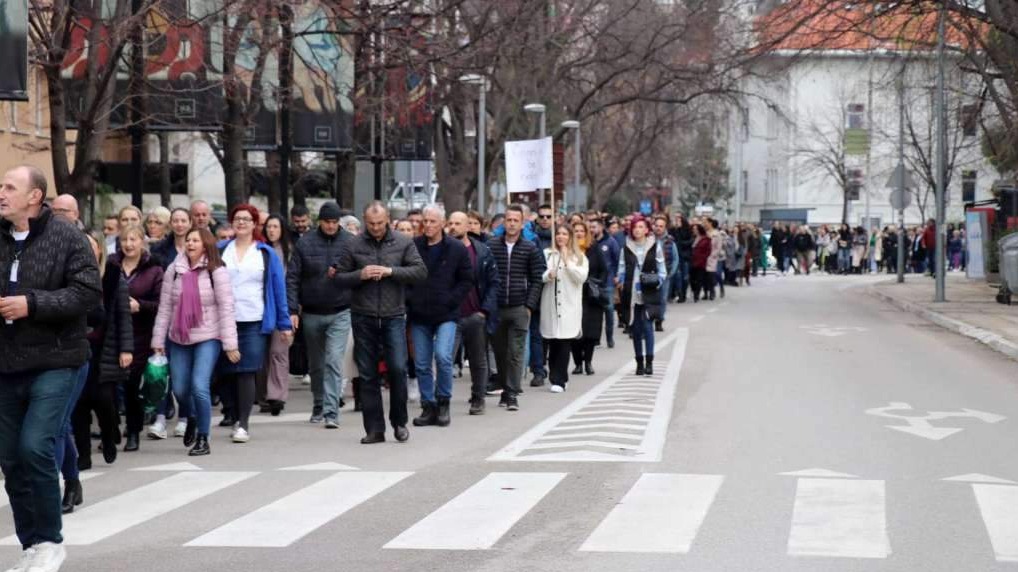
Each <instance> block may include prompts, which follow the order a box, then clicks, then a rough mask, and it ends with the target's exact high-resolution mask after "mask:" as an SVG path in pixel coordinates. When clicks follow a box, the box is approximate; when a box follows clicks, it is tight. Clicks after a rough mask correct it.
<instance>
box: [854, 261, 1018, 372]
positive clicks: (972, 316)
mask: <svg viewBox="0 0 1018 572" xmlns="http://www.w3.org/2000/svg"><path fill="white" fill-rule="evenodd" d="M869 291H870V293H871V294H873V295H874V296H876V297H878V298H880V299H882V300H885V301H887V302H889V303H891V304H893V305H894V306H897V307H898V308H901V309H902V310H904V311H906V312H911V313H913V314H916V315H918V316H921V317H923V318H925V319H927V320H929V321H931V322H933V323H935V324H937V325H939V326H941V327H943V328H946V329H948V330H951V331H952V332H955V333H958V334H961V335H963V336H966V337H969V338H972V339H973V340H976V341H978V342H979V343H982V344H985V345H987V346H989V347H990V348H993V349H994V350H996V351H998V352H1000V353H1002V354H1004V355H1006V356H1008V357H1010V358H1011V359H1013V360H1016V361H1018V305H1015V306H1005V305H1003V304H998V303H997V302H996V300H995V298H996V295H997V290H996V288H991V287H990V286H989V285H988V284H987V282H986V280H969V279H967V278H965V275H964V274H962V273H949V274H948V276H947V284H946V287H945V291H946V296H945V297H946V298H947V302H944V303H942V304H934V303H933V301H932V300H933V294H934V281H933V279H932V278H927V277H925V276H922V277H920V276H917V275H914V274H909V275H906V276H905V283H904V284H898V283H897V282H895V277H894V276H890V277H888V280H887V281H884V282H881V283H879V284H875V285H873V286H870V288H869Z"/></svg>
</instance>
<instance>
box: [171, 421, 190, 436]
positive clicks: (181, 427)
mask: <svg viewBox="0 0 1018 572" xmlns="http://www.w3.org/2000/svg"><path fill="white" fill-rule="evenodd" d="M186 432H187V421H177V426H176V427H175V428H174V429H173V436H174V437H183V436H184V433H186Z"/></svg>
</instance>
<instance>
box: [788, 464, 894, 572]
mask: <svg viewBox="0 0 1018 572" xmlns="http://www.w3.org/2000/svg"><path fill="white" fill-rule="evenodd" d="M797 485H798V486H797V490H796V494H795V510H794V513H793V515H792V529H791V533H790V534H789V537H788V553H789V554H790V555H793V556H830V557H841V558H887V556H888V555H889V554H890V553H891V547H890V541H889V540H888V537H887V521H886V516H885V495H884V481H850V480H839V479H806V478H803V479H798V483H797Z"/></svg>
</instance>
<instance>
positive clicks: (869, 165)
mask: <svg viewBox="0 0 1018 572" xmlns="http://www.w3.org/2000/svg"><path fill="white" fill-rule="evenodd" d="M875 27H876V14H875V13H871V14H870V40H869V42H870V49H869V62H868V65H867V68H869V70H868V73H869V76H868V79H867V81H866V137H867V138H868V139H869V142H868V143H869V144H868V145H867V146H866V184H865V185H863V189H865V191H866V203H865V204H866V210H865V212H866V215H865V216H866V236H867V237H868V236H870V235H872V234H873V222H872V219H871V218H870V189H871V184H872V182H873V54H874V52H875V51H876V46H874V45H873V38H874V28H875ZM865 263H866V261H864V264H865Z"/></svg>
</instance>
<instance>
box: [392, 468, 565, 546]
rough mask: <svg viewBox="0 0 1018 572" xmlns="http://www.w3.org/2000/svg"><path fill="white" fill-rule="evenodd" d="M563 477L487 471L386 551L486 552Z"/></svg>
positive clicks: (553, 474) (562, 474)
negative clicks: (394, 549) (399, 549)
mask: <svg viewBox="0 0 1018 572" xmlns="http://www.w3.org/2000/svg"><path fill="white" fill-rule="evenodd" d="M565 476H566V473H491V474H489V475H488V476H486V477H484V478H483V479H481V480H480V481H478V482H477V483H476V484H474V485H473V486H472V487H470V488H469V489H467V490H466V491H464V492H463V493H462V494H460V495H459V496H457V497H456V498H454V499H452V500H451V501H449V502H448V503H446V504H445V505H443V506H442V507H441V508H439V509H438V510H436V511H435V512H433V513H431V514H429V515H428V516H426V517H424V519H423V520H421V521H420V522H418V523H417V524H415V525H413V526H411V527H410V528H408V529H407V530H406V531H404V532H403V533H402V534H400V535H399V536H397V537H396V538H394V539H393V540H391V541H390V542H389V543H388V544H386V545H385V548H410V549H437V550H486V549H488V548H491V547H492V546H494V545H495V543H496V542H498V540H499V539H500V538H502V536H503V535H504V534H505V533H506V532H508V531H509V529H510V528H512V527H513V525H514V524H516V522H517V521H519V520H520V519H521V518H523V516H524V515H526V514H527V513H528V512H530V510H531V509H532V508H533V507H534V506H536V505H537V503H538V502H540V501H541V499H542V498H544V496H545V495H547V494H548V493H549V492H551V490H552V489H553V488H555V486H556V485H558V484H559V482H561V481H562V479H564V478H565Z"/></svg>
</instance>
